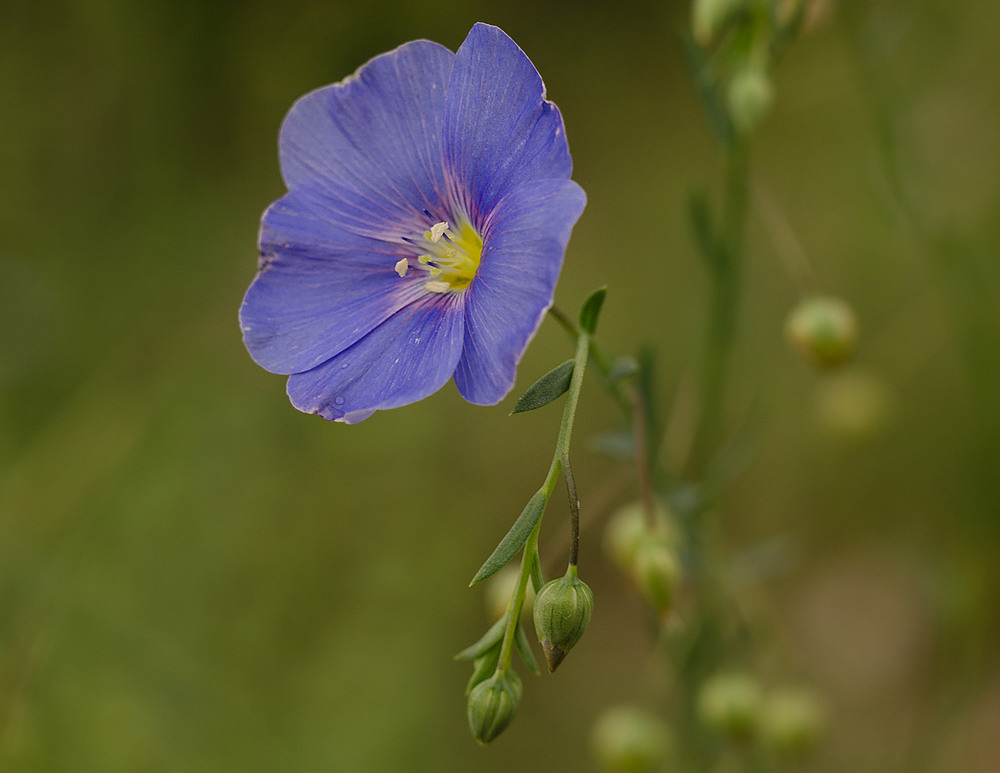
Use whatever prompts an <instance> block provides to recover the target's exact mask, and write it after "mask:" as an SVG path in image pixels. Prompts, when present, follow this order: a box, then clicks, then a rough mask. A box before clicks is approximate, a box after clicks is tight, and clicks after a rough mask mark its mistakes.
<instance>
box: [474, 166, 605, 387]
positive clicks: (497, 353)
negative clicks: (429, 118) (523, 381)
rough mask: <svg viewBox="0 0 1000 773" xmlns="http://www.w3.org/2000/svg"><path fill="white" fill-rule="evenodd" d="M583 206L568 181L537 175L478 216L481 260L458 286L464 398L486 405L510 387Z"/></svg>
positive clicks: (580, 196) (580, 194) (583, 197)
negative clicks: (480, 219) (461, 293)
mask: <svg viewBox="0 0 1000 773" xmlns="http://www.w3.org/2000/svg"><path fill="white" fill-rule="evenodd" d="M586 203H587V197H586V195H585V194H584V192H583V189H582V188H581V187H580V186H579V185H577V184H576V183H574V182H572V181H568V180H540V181H537V182H534V183H529V184H528V185H525V186H522V187H520V188H518V189H516V190H514V191H513V192H512V193H510V194H509V195H508V196H506V197H505V198H503V199H501V201H500V202H498V204H497V206H496V208H495V209H494V211H493V212H492V213H491V214H490V216H489V218H488V219H487V220H486V222H485V230H484V241H483V257H482V262H481V263H480V264H479V272H478V273H477V274H476V278H475V279H474V280H473V282H472V284H471V285H470V286H469V288H468V289H467V290H466V291H465V302H466V308H465V348H464V350H463V352H462V358H461V360H459V363H458V368H457V370H456V371H455V384H456V385H457V386H458V391H459V392H460V393H461V394H462V396H463V397H464V398H465V399H466V400H468V401H469V402H470V403H476V404H477V405H492V404H494V403H497V402H499V401H500V400H502V399H503V398H504V397H505V396H506V395H507V393H508V392H509V391H510V390H511V388H512V387H513V386H514V378H515V375H516V370H517V363H518V362H519V361H520V360H521V355H522V354H524V350H525V349H526V348H527V346H528V342H529V341H530V340H531V338H532V336H534V334H535V331H536V330H537V329H538V326H539V324H541V321H542V318H543V317H544V316H545V312H546V311H547V310H548V308H549V307H550V306H551V305H552V296H553V292H554V290H555V285H556V280H557V279H558V278H559V269H560V268H561V267H562V260H563V255H564V253H565V252H566V244H567V242H568V241H569V237H570V232H571V231H572V230H573V225H574V224H575V223H576V221H577V219H578V218H579V217H580V215H581V214H582V212H583V208H584V206H585V205H586Z"/></svg>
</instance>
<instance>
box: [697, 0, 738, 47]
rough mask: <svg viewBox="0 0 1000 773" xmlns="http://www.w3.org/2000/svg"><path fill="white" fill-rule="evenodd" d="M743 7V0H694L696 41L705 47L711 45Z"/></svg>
mask: <svg viewBox="0 0 1000 773" xmlns="http://www.w3.org/2000/svg"><path fill="white" fill-rule="evenodd" d="M742 5H743V0H694V3H693V4H692V6H691V27H692V29H693V31H694V39H695V40H697V41H698V42H699V43H701V44H702V45H703V46H705V45H708V44H709V43H711V42H712V41H713V40H714V39H715V37H716V35H718V34H719V33H720V32H721V31H722V29H723V28H724V27H725V26H726V23H727V22H728V21H729V20H730V19H731V18H732V17H733V15H734V14H735V12H736V11H738V10H739V9H740V7H741V6H742Z"/></svg>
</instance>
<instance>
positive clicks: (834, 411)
mask: <svg viewBox="0 0 1000 773" xmlns="http://www.w3.org/2000/svg"><path fill="white" fill-rule="evenodd" d="M815 400H816V415H817V420H818V423H819V427H820V429H821V430H822V431H823V432H824V433H826V434H827V435H829V436H830V437H831V438H834V439H837V440H841V441H848V442H860V441H864V440H871V439H872V438H874V437H877V436H878V435H879V433H881V432H882V431H883V430H885V428H886V427H887V425H889V424H891V423H892V419H893V412H894V411H893V409H894V407H895V396H894V394H893V393H892V390H890V389H889V387H888V386H887V385H886V384H885V382H884V381H882V380H881V379H879V378H878V377H876V376H873V375H871V374H869V373H864V372H860V371H855V370H852V371H850V372H847V373H841V374H839V375H838V376H837V377H836V378H834V379H832V380H829V381H826V382H824V383H823V384H820V385H819V387H818V388H817V390H816V397H815Z"/></svg>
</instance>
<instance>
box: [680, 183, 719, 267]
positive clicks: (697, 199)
mask: <svg viewBox="0 0 1000 773" xmlns="http://www.w3.org/2000/svg"><path fill="white" fill-rule="evenodd" d="M687 205H688V206H687V209H688V217H689V218H690V220H691V230H692V231H693V232H694V241H695V244H696V245H697V247H698V252H699V253H701V257H702V258H703V259H704V260H705V262H706V263H708V264H709V265H710V266H711V267H712V268H718V264H719V253H718V250H717V249H716V247H717V245H716V240H715V234H714V233H713V232H712V213H711V211H710V209H709V206H708V197H707V196H706V195H705V192H704V191H695V192H692V193H690V194H689V195H688V200H687Z"/></svg>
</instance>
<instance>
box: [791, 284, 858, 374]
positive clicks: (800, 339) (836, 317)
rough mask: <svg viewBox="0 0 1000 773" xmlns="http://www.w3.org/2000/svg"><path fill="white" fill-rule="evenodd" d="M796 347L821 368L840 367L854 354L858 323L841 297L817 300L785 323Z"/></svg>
mask: <svg viewBox="0 0 1000 773" xmlns="http://www.w3.org/2000/svg"><path fill="white" fill-rule="evenodd" d="M785 335H786V337H787V338H788V342H789V343H790V344H791V345H792V347H793V348H794V349H795V350H796V351H798V352H799V353H800V354H802V356H803V357H805V358H806V359H807V360H809V362H811V363H813V364H814V365H818V366H819V367H821V368H836V367H838V366H840V365H843V364H844V363H845V362H847V361H848V360H849V359H851V357H852V356H853V355H854V347H855V344H856V343H857V340H858V323H857V320H856V319H855V317H854V312H853V311H852V310H851V307H850V306H848V305H847V304H846V303H845V302H844V301H842V300H840V299H839V298H827V297H822V296H819V297H815V298H808V299H806V300H804V301H802V302H801V303H800V304H799V305H798V306H796V307H795V308H794V309H792V312H791V314H789V315H788V320H787V321H786V322H785Z"/></svg>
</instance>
